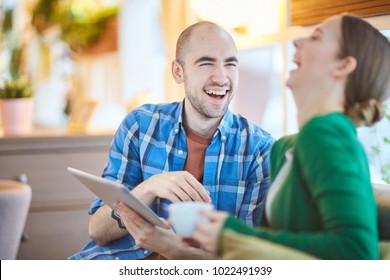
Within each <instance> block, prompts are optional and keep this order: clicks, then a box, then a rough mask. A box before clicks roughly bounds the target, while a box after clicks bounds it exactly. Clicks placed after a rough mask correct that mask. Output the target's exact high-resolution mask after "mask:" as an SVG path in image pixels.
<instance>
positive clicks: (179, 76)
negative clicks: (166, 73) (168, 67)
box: [172, 60, 184, 84]
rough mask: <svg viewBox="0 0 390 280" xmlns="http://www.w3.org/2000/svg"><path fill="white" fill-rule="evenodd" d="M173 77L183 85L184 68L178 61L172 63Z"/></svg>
mask: <svg viewBox="0 0 390 280" xmlns="http://www.w3.org/2000/svg"><path fill="white" fill-rule="evenodd" d="M172 75H173V78H174V79H175V81H176V83H178V84H181V83H182V82H183V81H184V72H183V67H181V65H180V64H179V62H177V61H176V60H174V61H172Z"/></svg>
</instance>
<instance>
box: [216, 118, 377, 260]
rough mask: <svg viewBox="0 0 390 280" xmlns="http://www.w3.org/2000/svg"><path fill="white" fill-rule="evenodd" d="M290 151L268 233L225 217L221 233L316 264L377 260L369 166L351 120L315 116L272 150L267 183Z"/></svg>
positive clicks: (266, 228) (272, 205)
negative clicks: (299, 254) (290, 251)
mask: <svg viewBox="0 0 390 280" xmlns="http://www.w3.org/2000/svg"><path fill="white" fill-rule="evenodd" d="M291 147H293V159H292V164H291V170H290V171H289V173H288V175H287V177H286V178H285V180H284V182H283V183H282V185H281V187H280V189H279V190H278V192H277V193H276V195H275V197H274V200H273V201H272V204H271V213H272V215H271V219H270V221H267V224H268V225H269V227H258V228H253V227H248V226H246V225H244V224H242V223H241V222H239V221H237V220H236V219H234V218H233V217H232V216H230V217H229V218H228V219H227V220H226V222H225V224H224V228H223V229H228V228H230V229H233V230H235V231H237V232H241V233H245V234H249V235H254V236H258V237H260V238H263V239H266V240H270V241H273V242H275V243H279V244H283V245H286V246H289V247H293V248H296V249H298V250H301V251H304V252H307V253H309V254H312V255H314V256H317V257H318V258H321V259H378V257H379V252H378V232H377V210H376V209H377V208H376V203H375V198H374V194H373V190H372V187H371V183H370V174H369V169H368V162H367V158H366V154H365V152H364V150H363V147H362V146H361V144H360V143H359V141H358V140H357V133H356V129H355V126H354V125H353V123H352V122H351V121H350V119H349V118H347V117H346V116H344V115H343V114H340V113H332V114H329V115H324V116H318V117H315V118H313V119H311V120H310V121H309V122H307V123H306V124H305V126H304V127H303V128H302V129H301V131H300V133H299V134H298V135H294V136H288V137H284V138H282V139H280V140H278V141H277V142H276V143H275V144H274V146H273V147H272V150H271V182H272V181H273V180H274V179H275V177H276V175H277V174H278V172H279V170H280V169H281V167H282V166H283V163H284V162H285V153H286V151H287V150H288V149H289V148H291ZM263 218H264V219H265V216H263ZM220 249H221V250H223V248H220ZM221 250H220V251H221ZM259 250H261V248H259Z"/></svg>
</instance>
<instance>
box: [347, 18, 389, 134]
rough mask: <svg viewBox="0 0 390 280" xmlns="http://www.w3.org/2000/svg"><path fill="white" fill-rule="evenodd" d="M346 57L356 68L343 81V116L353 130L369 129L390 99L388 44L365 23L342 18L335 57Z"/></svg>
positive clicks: (377, 119) (354, 19)
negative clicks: (349, 119)
mask: <svg viewBox="0 0 390 280" xmlns="http://www.w3.org/2000/svg"><path fill="white" fill-rule="evenodd" d="M347 56H352V57H354V58H355V59H356V61H357V65H356V69H355V70H354V71H353V72H352V73H351V74H350V75H349V77H348V80H347V84H346V88H345V98H346V101H345V105H344V112H345V114H346V115H347V116H348V117H350V118H351V119H352V121H353V122H354V123H355V124H356V125H357V126H360V125H368V126H369V125H373V124H374V123H375V122H377V121H379V120H380V119H381V118H382V117H383V115H384V107H383V102H384V101H385V100H386V99H387V98H388V97H389V95H390V42H389V41H388V40H387V38H386V37H385V36H383V35H382V34H381V33H380V32H379V31H378V30H377V29H375V28H374V27H372V26H371V25H370V24H369V23H368V22H366V21H364V20H362V19H360V18H358V17H355V16H351V15H343V16H342V20H341V46H340V54H339V57H340V58H345V57H347Z"/></svg>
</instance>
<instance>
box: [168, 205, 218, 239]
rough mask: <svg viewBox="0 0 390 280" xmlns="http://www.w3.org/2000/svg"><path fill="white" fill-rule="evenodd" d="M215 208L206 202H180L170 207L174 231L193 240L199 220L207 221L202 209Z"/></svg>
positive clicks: (170, 217)
mask: <svg viewBox="0 0 390 280" xmlns="http://www.w3.org/2000/svg"><path fill="white" fill-rule="evenodd" d="M213 208H214V206H213V205H212V204H210V203H205V202H193V201H186V202H178V203H173V204H171V205H170V208H169V219H170V220H171V221H172V226H173V229H174V230H175V232H176V233H177V234H179V235H180V236H182V237H184V238H191V237H192V235H193V234H194V231H195V229H196V223H197V222H198V221H199V220H207V219H206V218H205V217H204V216H202V215H201V214H200V209H206V210H212V209H213Z"/></svg>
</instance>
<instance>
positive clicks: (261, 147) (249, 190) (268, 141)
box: [239, 138, 273, 226]
mask: <svg viewBox="0 0 390 280" xmlns="http://www.w3.org/2000/svg"><path fill="white" fill-rule="evenodd" d="M272 144H273V139H272V138H264V139H263V141H261V142H260V143H259V144H258V148H257V149H256V151H257V154H256V156H255V157H254V162H253V163H252V166H251V168H250V170H249V176H248V178H247V180H246V186H245V193H244V198H243V202H242V205H241V211H240V213H239V219H240V220H241V221H245V223H247V224H249V225H254V226H259V225H260V223H261V219H262V214H263V208H264V203H265V196H266V193H267V191H268V188H269V184H270V175H269V164H270V162H269V161H270V150H271V146H272ZM244 209H248V211H243V210H244Z"/></svg>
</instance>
